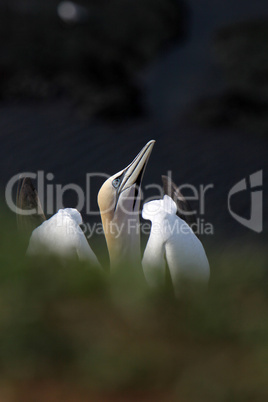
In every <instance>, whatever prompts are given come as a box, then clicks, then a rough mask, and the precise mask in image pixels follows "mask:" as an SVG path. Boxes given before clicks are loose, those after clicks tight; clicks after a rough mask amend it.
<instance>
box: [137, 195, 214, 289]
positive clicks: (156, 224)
mask: <svg viewBox="0 0 268 402" xmlns="http://www.w3.org/2000/svg"><path fill="white" fill-rule="evenodd" d="M176 214H177V205H176V203H175V202H174V201H173V200H172V199H171V198H170V197H169V196H168V195H165V196H164V198H163V199H162V200H154V201H150V202H148V203H146V204H144V206H143V210H142V217H143V218H144V219H147V220H150V221H151V223H152V226H151V232H150V236H149V240H148V242H147V245H146V248H145V251H144V255H143V259H142V267H143V271H144V275H145V278H146V280H147V282H148V284H149V285H151V286H158V285H160V284H164V282H165V274H166V265H167V267H168V269H169V272H170V277H171V281H172V285H173V288H174V292H175V295H176V296H179V295H180V292H181V286H182V285H183V283H184V282H185V280H186V281H190V282H192V281H194V282H201V283H207V282H208V280H209V276H210V268H209V262H208V259H207V256H206V253H205V250H204V248H203V246H202V243H201V242H200V240H199V239H198V238H197V237H196V235H195V234H194V233H193V231H192V229H191V228H190V226H189V225H188V223H186V222H185V220H183V219H182V218H180V217H179V216H177V215H176Z"/></svg>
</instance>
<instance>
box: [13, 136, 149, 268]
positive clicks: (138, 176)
mask: <svg viewBox="0 0 268 402" xmlns="http://www.w3.org/2000/svg"><path fill="white" fill-rule="evenodd" d="M154 142H155V141H153V140H152V141H149V142H148V143H147V144H146V145H145V146H144V147H143V148H142V150H141V151H140V153H139V154H138V155H137V156H136V158H135V159H134V160H133V161H132V162H131V163H130V165H128V166H127V167H126V168H125V169H123V170H121V171H120V172H118V173H116V174H115V175H113V176H111V177H110V178H109V179H108V180H106V181H105V183H104V184H103V185H102V187H101V189H100V191H99V194H98V204H99V208H100V212H101V218H102V222H103V228H104V233H105V237H106V242H107V246H108V250H109V255H110V262H111V268H112V269H113V268H114V267H115V266H117V265H120V264H122V263H131V264H137V263H138V264H139V265H140V264H141V254H140V232H139V229H140V228H139V213H140V196H141V190H140V185H141V181H142V178H143V174H144V170H145V168H146V165H147V162H148V159H149V156H150V154H151V151H152V148H153V145H154ZM17 206H18V207H19V208H20V209H22V210H26V209H35V210H36V213H35V214H33V215H26V216H25V215H21V214H18V215H17V219H18V226H19V227H20V228H23V230H24V231H27V230H29V231H31V232H32V230H33V229H34V230H33V232H32V233H31V237H30V241H29V247H28V251H27V252H28V254H42V253H43V254H44V253H50V254H56V255H59V256H65V257H69V256H74V255H77V256H78V258H79V259H88V260H90V261H91V262H92V263H93V264H97V263H98V262H97V257H96V256H95V255H94V253H93V251H92V250H91V248H90V246H89V244H88V242H87V240H86V238H85V235H84V233H83V232H82V230H81V228H80V226H79V225H80V224H82V218H81V215H80V213H79V212H78V211H77V210H76V209H71V208H67V209H61V210H59V211H58V213H57V214H55V215H53V216H52V217H51V218H50V219H49V220H46V217H45V214H44V213H43V210H42V207H41V204H40V200H39V197H38V194H37V191H36V190H35V188H34V186H33V184H32V181H31V179H29V178H25V179H24V180H23V181H22V182H21V183H20V185H19V187H18V192H17ZM38 211H39V212H38Z"/></svg>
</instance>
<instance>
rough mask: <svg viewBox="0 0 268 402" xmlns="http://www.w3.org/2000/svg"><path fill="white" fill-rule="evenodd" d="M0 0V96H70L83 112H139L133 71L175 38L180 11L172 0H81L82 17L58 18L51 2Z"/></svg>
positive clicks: (180, 29)
mask: <svg viewBox="0 0 268 402" xmlns="http://www.w3.org/2000/svg"><path fill="white" fill-rule="evenodd" d="M4 4H5V6H3V5H2V6H1V4H0V46H1V55H0V96H1V97H2V99H18V98H22V99H35V100H36V99H51V98H53V97H56V96H60V95H65V96H66V95H68V96H70V97H71V98H72V99H73V100H74V101H75V102H76V103H77V104H78V105H79V107H80V111H81V112H84V114H86V115H96V114H102V115H104V116H106V117H113V118H116V117H122V116H128V115H135V114H138V113H140V111H141V104H140V99H139V90H138V88H137V87H136V86H135V84H134V82H133V75H134V73H135V72H137V71H138V69H139V68H141V67H142V66H144V65H145V64H146V63H148V62H149V61H151V60H152V59H153V58H154V57H156V55H157V54H158V53H159V51H160V50H161V49H163V47H164V45H165V44H166V43H167V41H170V40H171V39H173V40H175V39H176V40H180V39H181V38H182V36H183V35H184V29H185V27H186V12H185V7H184V5H183V3H182V2H181V1H175V0H135V1H132V0H130V1H125V0H114V1H110V0H109V1H98V2H96V1H93V0H87V1H86V0H81V1H80V2H79V3H78V4H80V5H82V6H84V7H85V8H86V10H87V11H88V18H87V20H85V21H83V22H82V23H77V24H69V25H68V24H64V22H62V21H61V20H60V18H59V17H58V16H57V6H58V3H57V2H56V3H55V1H48V2H43V1H41V0H35V1H28V2H26V3H25V0H16V1H9V2H6V3H4Z"/></svg>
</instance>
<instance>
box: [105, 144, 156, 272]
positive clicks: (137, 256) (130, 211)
mask: <svg viewBox="0 0 268 402" xmlns="http://www.w3.org/2000/svg"><path fill="white" fill-rule="evenodd" d="M154 143H155V141H154V140H151V141H149V142H148V143H147V144H146V145H145V146H144V147H143V148H142V150H141V151H140V153H139V154H138V155H137V156H136V158H135V159H134V160H133V161H132V162H131V163H130V165H128V166H127V167H126V168H125V169H123V170H121V171H120V172H118V173H116V174H114V175H113V176H111V177H110V178H109V179H108V180H106V181H105V182H104V184H103V185H102V187H101V188H100V190H99V193H98V205H99V209H100V214H101V219H102V224H103V229H104V233H105V238H106V242H107V247H108V251H109V256H110V265H111V270H113V269H114V268H115V267H116V266H119V265H121V264H123V263H129V264H133V265H134V264H138V265H139V266H140V264H141V251H140V224H139V213H140V200H141V190H140V185H141V181H142V178H143V174H144V171H145V168H146V165H147V162H148V159H149V156H150V154H151V152H152V149H153V146H154Z"/></svg>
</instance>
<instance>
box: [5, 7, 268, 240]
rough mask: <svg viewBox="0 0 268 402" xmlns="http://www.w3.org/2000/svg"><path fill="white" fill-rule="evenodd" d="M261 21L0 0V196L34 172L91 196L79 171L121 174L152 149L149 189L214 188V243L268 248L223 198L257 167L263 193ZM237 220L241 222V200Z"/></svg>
mask: <svg viewBox="0 0 268 402" xmlns="http://www.w3.org/2000/svg"><path fill="white" fill-rule="evenodd" d="M267 21H268V9H267V2H266V1H265V0H257V1H255V2H252V1H249V0H248V1H245V0H235V1H233V0H232V1H231V0H217V1H212V0H206V1H202V2H200V1H198V0H184V1H180V0H135V1H133V0H128V1H127V0H113V1H111V0H98V1H96V0H87V1H86V0H81V1H79V2H77V3H72V2H56V1H52V0H48V1H46V2H42V1H41V0H34V1H33V0H16V1H15V0H9V1H4V0H1V1H0V49H1V52H0V102H1V103H0V135H1V147H0V170H1V178H0V186H1V192H2V193H3V191H4V188H5V185H6V183H7V181H8V180H9V179H10V177H11V176H12V175H14V174H16V173H19V172H22V171H32V172H36V171H37V170H44V171H45V172H46V173H48V172H52V173H53V174H54V180H53V181H51V182H50V183H51V184H56V183H60V184H62V185H65V184H68V183H72V182H74V183H76V184H78V185H80V186H81V187H82V188H85V186H86V183H85V178H86V173H87V172H105V173H108V174H113V173H115V172H116V171H118V170H121V169H122V168H123V167H125V166H126V165H127V164H128V163H129V162H130V161H131V160H132V158H133V157H134V156H135V155H136V154H137V153H138V151H139V150H140V148H141V147H142V146H143V145H144V144H145V142H146V141H148V140H150V139H152V138H154V139H155V140H156V141H157V142H156V145H155V148H154V151H153V154H152V156H151V159H150V163H149V164H148V167H147V171H146V174H145V178H144V185H146V184H148V183H158V184H161V174H166V173H167V171H168V170H171V171H172V175H173V179H174V181H175V183H177V184H178V185H180V184H184V183H191V184H193V185H195V186H199V185H200V184H204V185H207V184H210V183H212V184H214V188H213V189H212V190H209V191H208V193H207V197H206V204H205V207H206V209H205V215H204V216H203V217H202V218H204V219H205V222H210V223H212V224H213V226H214V233H215V236H213V239H212V237H211V238H210V240H211V241H214V240H215V241H217V242H219V243H220V242H221V241H222V239H223V238H224V239H225V240H230V239H233V238H235V237H236V236H237V237H238V238H243V239H244V238H248V239H249V240H250V241H256V242H259V241H262V240H264V239H265V237H264V232H263V233H262V234H255V233H254V232H252V231H250V230H249V229H247V228H245V227H243V226H241V225H240V224H239V223H238V222H236V221H235V220H234V219H233V218H232V217H231V216H230V214H229V213H228V210H227V195H228V192H229V190H230V189H231V187H232V186H233V185H234V184H235V183H236V182H238V181H239V180H241V179H242V178H244V177H247V176H248V175H250V174H251V173H254V172H256V171H257V170H260V169H263V171H264V186H265V190H267V184H266V180H265V176H266V171H267V166H268V162H267V136H268V113H267V112H268V58H267V57H268V24H267ZM100 185H101V180H100V181H99V182H96V183H94V187H93V189H92V193H91V196H92V203H93V204H92V205H93V207H94V208H95V210H96V208H97V206H96V197H97V192H98V188H99V187H100ZM149 195H150V196H152V195H154V194H153V193H152V191H151V192H150V194H149V193H147V194H145V196H149ZM156 195H158V193H156ZM264 195H265V194H264ZM64 202H65V206H75V205H76V202H77V199H76V196H75V194H74V193H72V192H71V191H69V192H66V194H65V198H64ZM264 205H265V203H264ZM235 209H236V212H237V213H239V214H241V215H242V216H245V217H248V216H249V212H250V194H249V193H241V194H240V195H238V196H237V198H236V204H235ZM54 212H56V211H54ZM82 213H83V217H84V220H85V221H88V220H89V221H90V219H91V218H90V217H87V216H86V215H85V211H82ZM264 218H265V217H264ZM94 219H97V220H98V218H94ZM91 221H92V219H91ZM243 241H244V240H243Z"/></svg>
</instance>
